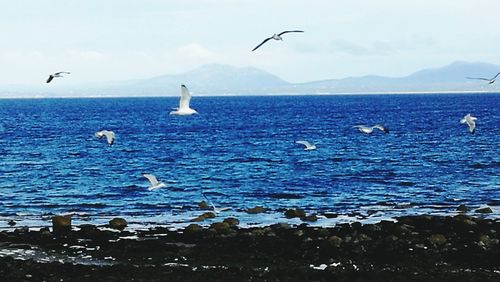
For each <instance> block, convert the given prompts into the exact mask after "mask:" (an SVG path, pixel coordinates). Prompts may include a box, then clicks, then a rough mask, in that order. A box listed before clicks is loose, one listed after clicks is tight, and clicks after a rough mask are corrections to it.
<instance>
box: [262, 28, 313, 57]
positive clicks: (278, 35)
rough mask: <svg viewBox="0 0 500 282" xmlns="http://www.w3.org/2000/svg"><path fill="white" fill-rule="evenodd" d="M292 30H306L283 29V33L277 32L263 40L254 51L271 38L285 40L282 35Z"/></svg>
mask: <svg viewBox="0 0 500 282" xmlns="http://www.w3.org/2000/svg"><path fill="white" fill-rule="evenodd" d="M290 32H304V31H302V30H286V31H283V32H282V33H278V34H276V33H275V34H273V36H271V37H268V38H266V39H264V41H262V43H260V44H259V45H257V47H255V48H253V49H252V52H253V51H255V50H257V49H258V48H259V47H260V46H262V45H264V43H266V42H267V41H269V40H271V39H274V40H281V41H283V38H282V37H281V36H282V35H283V34H285V33H290Z"/></svg>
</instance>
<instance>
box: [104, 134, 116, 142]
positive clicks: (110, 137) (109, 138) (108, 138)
mask: <svg viewBox="0 0 500 282" xmlns="http://www.w3.org/2000/svg"><path fill="white" fill-rule="evenodd" d="M103 133H104V135H105V136H106V141H108V144H109V145H113V142H114V141H115V133H114V132H113V131H105V132H103Z"/></svg>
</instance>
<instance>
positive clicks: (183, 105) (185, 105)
mask: <svg viewBox="0 0 500 282" xmlns="http://www.w3.org/2000/svg"><path fill="white" fill-rule="evenodd" d="M190 100H191V94H189V90H188V89H187V87H186V85H184V84H182V85H181V99H180V101H179V107H178V108H175V109H176V111H171V112H170V114H171V115H179V116H188V115H192V114H197V113H198V112H197V111H195V110H193V109H191V108H190V107H189V101H190Z"/></svg>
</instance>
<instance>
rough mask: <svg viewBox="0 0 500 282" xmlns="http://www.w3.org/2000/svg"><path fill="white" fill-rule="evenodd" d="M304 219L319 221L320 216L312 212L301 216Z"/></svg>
mask: <svg viewBox="0 0 500 282" xmlns="http://www.w3.org/2000/svg"><path fill="white" fill-rule="evenodd" d="M301 220H302V221H308V222H315V221H318V217H317V216H316V215H315V214H310V215H307V216H304V217H302V218H301Z"/></svg>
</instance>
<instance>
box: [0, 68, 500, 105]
mask: <svg viewBox="0 0 500 282" xmlns="http://www.w3.org/2000/svg"><path fill="white" fill-rule="evenodd" d="M498 71H500V65H494V64H488V63H482V62H472V63H471V62H465V61H456V62H453V63H451V64H448V65H445V66H442V67H439V68H427V69H422V70H419V71H416V72H413V73H411V74H409V75H407V76H401V77H386V76H380V75H364V76H357V77H346V78H340V79H326V80H316V81H310V82H303V83H292V82H288V81H285V80H283V79H281V78H280V77H278V76H276V75H274V74H271V73H269V72H266V71H264V70H261V69H258V68H255V67H252V66H245V67H235V66H231V65H223V64H208V65H203V66H200V67H198V68H195V69H192V70H189V71H186V72H183V73H178V74H165V75H159V76H154V77H151V78H146V79H136V80H128V81H114V82H109V83H101V84H95V85H90V86H81V87H73V88H71V89H69V86H68V87H66V88H64V87H53V88H50V90H47V87H45V88H44V90H43V91H44V92H40V91H39V92H37V94H38V95H39V96H42V97H61V96H74V97H90V96H91V97H107V96H111V97H119V96H178V95H179V86H180V85H181V84H186V85H187V86H188V88H189V89H190V90H191V91H193V92H194V93H196V95H200V96H210V95H269V94H270V95H272V94H274V95H277V94H343V93H359V94H369V93H404V92H408V93H410V92H474V91H477V92H500V85H499V84H492V85H488V84H487V83H485V82H484V81H480V80H470V79H466V77H467V76H474V77H491V76H493V75H494V74H496V73H497V72H498ZM14 89H15V87H14ZM34 91H36V90H33V89H30V88H19V89H17V91H16V90H10V91H8V92H10V93H14V94H16V95H21V96H22V95H23V94H26V93H28V94H29V93H33V92H34ZM49 91H51V92H49ZM2 92H3V95H2ZM8 92H7V94H8ZM5 93H6V91H1V88H0V97H5V96H8V95H5ZM68 93H70V94H71V95H68Z"/></svg>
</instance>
